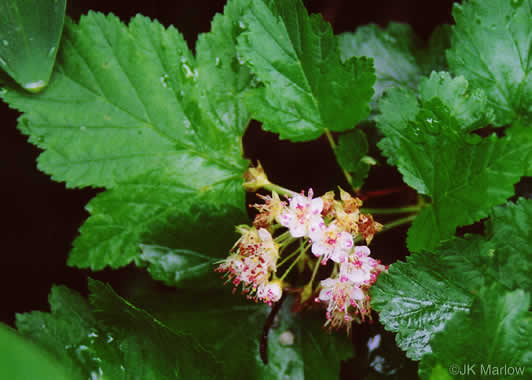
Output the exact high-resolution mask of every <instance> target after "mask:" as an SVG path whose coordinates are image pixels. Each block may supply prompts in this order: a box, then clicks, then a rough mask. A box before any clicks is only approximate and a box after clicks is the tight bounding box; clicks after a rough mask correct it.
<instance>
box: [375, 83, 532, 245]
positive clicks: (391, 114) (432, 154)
mask: <svg viewBox="0 0 532 380" xmlns="http://www.w3.org/2000/svg"><path fill="white" fill-rule="evenodd" d="M472 91H473V93H472V94H471V93H470V91H469V90H468V86H467V81H465V80H464V79H463V78H460V77H459V78H455V79H451V77H450V76H449V75H448V74H445V73H432V74H431V76H430V78H428V79H426V80H425V81H424V82H422V84H421V85H420V94H421V99H420V100H421V101H420V102H419V101H418V100H417V99H416V96H415V95H414V94H413V93H412V92H411V91H408V90H406V89H392V90H391V91H390V92H389V95H388V96H387V97H385V98H383V99H382V100H381V102H380V110H381V115H379V116H378V117H377V127H378V128H379V129H380V130H381V131H382V132H383V133H384V135H385V136H386V138H384V139H383V140H381V142H380V143H379V144H378V145H379V147H380V148H381V150H382V151H383V154H384V155H385V156H387V157H388V162H389V163H390V164H392V165H396V166H397V167H398V169H399V171H400V172H401V173H402V174H403V179H404V181H405V182H406V183H407V184H408V185H410V186H412V187H413V188H414V189H416V190H417V191H418V192H419V193H421V194H425V195H428V196H430V197H431V198H432V203H431V204H430V205H429V206H428V207H427V208H425V209H424V210H423V211H422V212H421V213H420V214H419V216H418V217H417V218H416V220H415V221H414V223H413V225H412V227H411V228H410V230H409V233H408V241H407V242H408V247H409V249H410V250H411V251H419V250H421V249H427V250H430V249H433V248H435V247H436V246H438V244H439V243H440V241H443V240H445V239H448V238H450V237H451V236H452V235H453V234H454V232H455V229H456V227H457V226H462V225H468V224H471V223H474V222H476V221H478V220H480V219H481V218H484V217H486V216H487V215H488V212H489V210H490V208H491V207H492V206H495V205H497V204H501V203H503V202H504V201H505V200H506V199H508V198H509V197H511V196H512V195H513V194H514V188H513V185H514V184H515V183H516V182H518V181H519V179H520V177H521V176H522V175H524V174H525V170H526V168H527V166H528V157H529V156H530V149H531V148H532V145H531V144H532V142H528V141H525V142H520V141H518V140H517V139H515V138H512V137H511V136H508V137H504V138H497V136H495V135H491V136H488V137H486V138H481V137H479V136H477V135H473V134H469V133H467V132H468V131H471V130H472V129H475V128H478V127H479V126H482V125H483V124H484V123H485V122H486V121H487V120H488V119H489V117H490V114H489V111H488V113H487V114H486V113H485V112H482V109H483V104H485V102H484V101H485V98H484V97H483V96H482V95H481V94H480V93H478V92H477V91H476V90H472ZM475 94H476V95H475ZM420 103H421V104H420ZM484 111H485V110H484Z"/></svg>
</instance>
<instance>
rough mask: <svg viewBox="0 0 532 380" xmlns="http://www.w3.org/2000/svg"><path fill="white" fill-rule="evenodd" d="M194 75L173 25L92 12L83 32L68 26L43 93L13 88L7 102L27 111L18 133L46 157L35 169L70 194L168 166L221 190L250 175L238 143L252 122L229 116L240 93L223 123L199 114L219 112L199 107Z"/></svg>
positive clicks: (187, 182)
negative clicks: (122, 19)
mask: <svg viewBox="0 0 532 380" xmlns="http://www.w3.org/2000/svg"><path fill="white" fill-rule="evenodd" d="M227 43H228V44H231V43H232V42H231V41H230V40H229V41H228V42H227ZM213 65H214V63H213ZM201 68H202V71H204V72H206V73H209V71H208V70H209V68H208V67H207V66H206V64H202V65H201ZM198 71H199V66H197V64H196V60H195V58H194V56H193V55H192V53H191V52H190V51H189V49H188V47H187V44H186V43H185V41H184V40H183V38H182V36H181V35H180V34H179V32H177V31H176V30H175V29H174V28H173V27H170V28H168V29H164V28H163V27H162V26H161V25H160V24H159V23H158V22H156V21H150V20H149V19H148V18H146V17H143V16H140V15H139V16H136V17H135V18H133V19H132V20H131V22H130V23H129V26H127V27H126V26H125V25H124V24H122V23H121V22H120V21H119V19H118V18H117V17H115V16H113V15H109V16H104V15H102V14H97V13H89V14H88V15H87V16H83V17H82V18H81V20H80V22H79V25H75V24H73V23H72V22H70V21H69V22H67V25H66V28H65V34H64V38H63V43H62V49H61V52H60V53H59V57H58V63H57V65H56V69H55V72H54V75H53V79H52V82H51V84H50V86H49V88H48V89H47V91H46V92H44V93H43V94H41V95H39V96H37V97H29V96H27V95H26V94H24V93H21V92H20V91H17V90H16V89H13V88H8V89H7V92H6V93H5V94H4V96H3V98H4V100H5V101H7V102H8V103H9V104H10V105H11V106H13V107H15V108H17V109H18V110H20V111H23V112H25V113H24V115H23V116H22V117H21V118H20V120H19V128H20V129H21V131H22V132H24V133H25V134H28V135H29V136H30V141H31V142H33V143H35V144H36V145H38V146H39V147H40V148H42V149H43V150H44V153H42V154H41V156H40V157H39V160H38V162H39V168H40V169H41V170H43V171H45V172H46V173H49V174H51V175H52V178H53V179H55V180H57V181H65V182H66V184H67V186H70V187H81V186H105V187H115V186H116V185H117V184H118V183H120V182H123V181H127V180H130V179H132V178H135V177H137V176H139V175H142V174H145V173H147V172H150V171H152V170H160V169H162V168H168V169H170V171H172V172H173V173H174V174H175V178H177V179H179V182H178V183H179V184H180V185H181V186H183V187H187V188H193V189H195V190H196V191H199V190H200V189H204V188H209V187H211V186H212V187H215V186H217V187H218V188H220V187H224V185H225V183H226V182H231V181H235V178H238V177H240V176H241V175H242V173H243V171H244V170H245V167H246V161H244V160H243V159H242V157H241V155H242V153H241V149H240V143H239V142H240V137H241V135H242V132H243V129H242V128H243V125H245V124H246V123H245V122H244V121H243V119H245V118H246V116H245V112H240V111H239V112H236V113H235V112H233V114H232V116H227V115H229V114H228V113H227V112H229V113H231V111H230V110H229V111H227V108H228V104H229V103H231V102H232V104H238V102H239V100H238V94H236V93H234V94H232V95H228V96H227V97H226V104H225V105H224V107H221V109H220V112H222V113H223V114H224V115H226V116H223V115H221V116H222V117H227V118H229V119H228V120H227V122H226V123H218V121H217V120H213V119H211V118H210V117H209V116H210V113H207V112H203V111H204V110H203V108H202V107H207V106H208V105H210V107H212V106H213V105H212V104H211V103H209V101H200V99H199V98H200V97H201V96H202V94H203V92H204V91H207V90H208V89H201V88H199V72H198ZM226 74H227V72H226V71H224V72H223V75H224V78H225V79H227V75H226ZM229 79H231V78H230V77H229ZM203 82H204V81H202V83H203ZM126 94H127V95H126ZM224 109H226V111H224ZM231 117H232V118H233V119H239V121H238V122H235V123H233V122H232V119H231Z"/></svg>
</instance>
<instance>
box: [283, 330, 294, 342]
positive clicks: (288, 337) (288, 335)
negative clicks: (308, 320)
mask: <svg viewBox="0 0 532 380" xmlns="http://www.w3.org/2000/svg"><path fill="white" fill-rule="evenodd" d="M294 340H295V337H294V334H293V333H292V332H291V331H290V330H286V331H285V332H283V333H282V334H281V335H279V343H281V345H283V346H291V345H293V344H294Z"/></svg>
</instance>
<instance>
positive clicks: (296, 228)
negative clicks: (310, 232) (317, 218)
mask: <svg viewBox="0 0 532 380" xmlns="http://www.w3.org/2000/svg"><path fill="white" fill-rule="evenodd" d="M289 229H290V235H292V236H293V237H301V236H305V234H306V232H307V229H306V226H305V225H304V224H302V223H299V222H298V221H295V223H293V224H291V225H290V226H289Z"/></svg>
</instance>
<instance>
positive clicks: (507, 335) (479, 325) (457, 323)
mask: <svg viewBox="0 0 532 380" xmlns="http://www.w3.org/2000/svg"><path fill="white" fill-rule="evenodd" d="M529 307H530V293H525V292H524V291H523V290H515V291H513V292H504V291H503V290H501V289H500V288H498V287H497V286H496V285H493V286H490V287H487V288H483V289H482V291H481V292H480V294H479V296H478V297H477V298H476V299H475V301H474V302H473V305H472V306H471V311H470V312H469V313H457V314H455V315H454V317H453V318H452V319H451V320H449V321H448V322H447V324H446V326H445V329H444V330H443V331H441V332H440V333H438V334H436V335H435V336H434V339H433V340H432V341H431V345H432V347H433V352H432V353H431V354H429V355H427V356H425V357H424V358H423V360H422V361H421V364H420V369H419V372H420V376H421V378H423V379H427V378H429V376H430V374H431V372H432V369H433V368H434V367H436V366H437V365H440V366H442V367H444V368H449V369H450V370H455V369H459V370H462V371H463V373H464V374H467V377H468V378H473V379H485V378H487V377H494V378H512V379H514V378H515V379H530V377H531V376H532V350H531V349H530V342H531V341H532V313H531V312H530V311H529ZM454 374H456V375H458V373H454Z"/></svg>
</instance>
